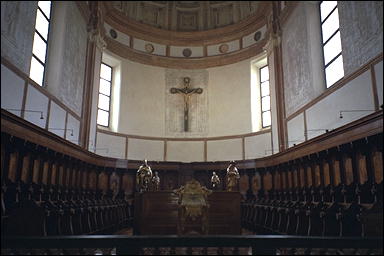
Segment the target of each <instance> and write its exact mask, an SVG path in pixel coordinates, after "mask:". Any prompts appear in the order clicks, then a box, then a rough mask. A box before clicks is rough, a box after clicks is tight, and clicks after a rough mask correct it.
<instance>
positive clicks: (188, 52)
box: [183, 48, 192, 57]
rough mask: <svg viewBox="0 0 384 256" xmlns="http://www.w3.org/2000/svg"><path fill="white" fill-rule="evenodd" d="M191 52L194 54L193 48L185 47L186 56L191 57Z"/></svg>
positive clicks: (184, 53)
mask: <svg viewBox="0 0 384 256" xmlns="http://www.w3.org/2000/svg"><path fill="white" fill-rule="evenodd" d="M191 54H192V51H191V49H189V48H185V49H184V50H183V55H184V57H189V56H191Z"/></svg>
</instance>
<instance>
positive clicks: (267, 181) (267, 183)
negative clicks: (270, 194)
mask: <svg viewBox="0 0 384 256" xmlns="http://www.w3.org/2000/svg"><path fill="white" fill-rule="evenodd" d="M263 184H264V190H265V191H268V190H270V189H272V175H271V173H270V172H267V173H266V174H265V175H264V176H263Z"/></svg>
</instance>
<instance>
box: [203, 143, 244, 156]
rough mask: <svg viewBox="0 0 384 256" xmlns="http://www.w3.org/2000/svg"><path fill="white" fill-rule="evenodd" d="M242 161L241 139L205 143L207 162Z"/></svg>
mask: <svg viewBox="0 0 384 256" xmlns="http://www.w3.org/2000/svg"><path fill="white" fill-rule="evenodd" d="M241 159H243V146H242V139H230V140H216V141H215V140H209V141H207V161H226V160H228V161H230V160H241Z"/></svg>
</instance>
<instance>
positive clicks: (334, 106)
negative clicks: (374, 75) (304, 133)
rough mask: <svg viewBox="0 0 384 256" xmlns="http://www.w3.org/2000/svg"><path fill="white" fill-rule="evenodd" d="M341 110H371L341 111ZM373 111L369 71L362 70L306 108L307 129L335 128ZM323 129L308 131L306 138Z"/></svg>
mask: <svg viewBox="0 0 384 256" xmlns="http://www.w3.org/2000/svg"><path fill="white" fill-rule="evenodd" d="M341 110H372V111H367V112H348V113H343V118H339V111H341ZM373 112H374V105H373V95H372V85H371V75H370V71H369V70H368V71H366V72H364V73H363V74H362V75H360V76H358V77H357V78H355V79H354V80H352V81H350V82H349V83H347V84H346V85H344V86H343V87H342V88H340V89H338V90H337V91H335V92H334V93H332V94H330V95H329V96H328V97H326V98H324V99H322V100H321V101H319V102H318V103H316V104H315V105H314V106H312V107H310V108H309V109H308V110H307V112H306V113H307V129H308V130H311V129H335V128H337V127H340V126H342V125H345V124H347V123H350V122H352V121H354V120H357V119H359V118H361V117H363V116H366V115H369V114H372V113H373ZM324 132H325V131H319V132H311V133H308V139H311V138H313V137H316V136H318V135H320V134H322V133H324Z"/></svg>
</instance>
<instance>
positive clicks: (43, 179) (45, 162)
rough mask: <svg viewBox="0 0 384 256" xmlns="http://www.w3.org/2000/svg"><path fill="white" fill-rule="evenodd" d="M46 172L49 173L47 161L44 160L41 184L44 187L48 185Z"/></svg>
mask: <svg viewBox="0 0 384 256" xmlns="http://www.w3.org/2000/svg"><path fill="white" fill-rule="evenodd" d="M48 171H49V161H48V160H45V161H44V164H43V176H42V178H41V182H42V183H43V184H45V185H47V184H48Z"/></svg>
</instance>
